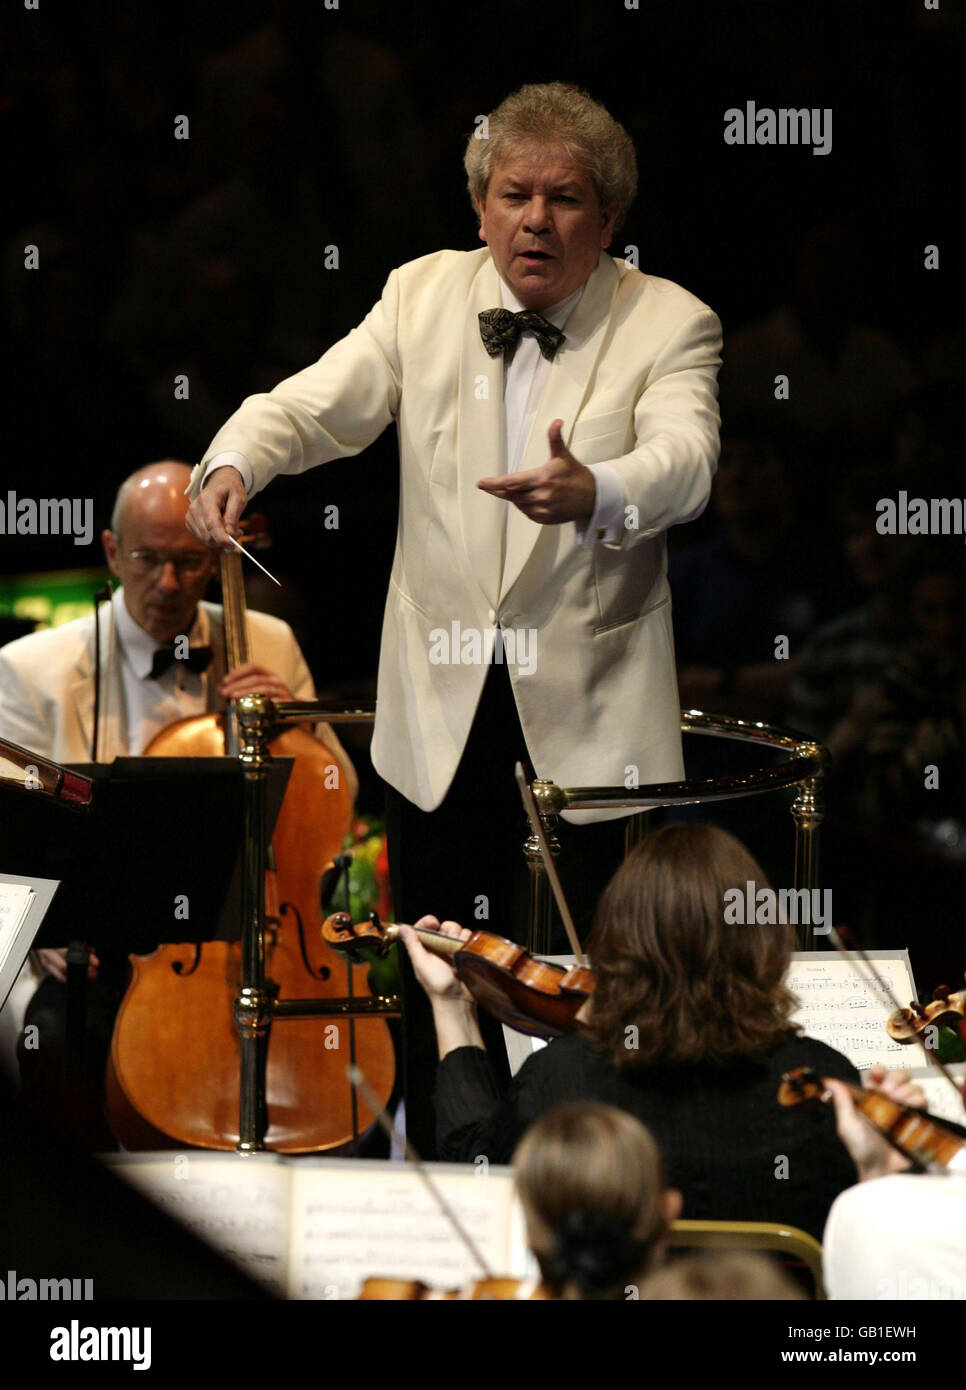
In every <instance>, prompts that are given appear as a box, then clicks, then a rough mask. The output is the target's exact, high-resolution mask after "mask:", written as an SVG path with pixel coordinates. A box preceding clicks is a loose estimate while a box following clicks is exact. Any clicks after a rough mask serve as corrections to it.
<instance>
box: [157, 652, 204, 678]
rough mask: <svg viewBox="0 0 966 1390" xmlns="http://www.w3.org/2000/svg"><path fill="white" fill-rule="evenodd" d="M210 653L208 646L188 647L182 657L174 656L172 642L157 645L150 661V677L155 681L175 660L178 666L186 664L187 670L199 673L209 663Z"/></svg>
mask: <svg viewBox="0 0 966 1390" xmlns="http://www.w3.org/2000/svg"><path fill="white" fill-rule="evenodd" d="M212 655H213V653H212V650H211V648H210V647H189V648H188V655H187V656H183V657H177V656H175V654H174V644H173V643H172V645H171V646H170V647H158V648H157V650H156V651H155V653H154V657H153V659H152V661H151V679H152V680H153V681H156V680H157V679H158V677H159V676H163V675H164V673H165V671H166V670H167V669H168V667H169V666H174V664H175V663H176V662H177V663H178V665H179V666H187V668H188V670H189V671H197V672H198V674H199V675H200V673H201V672H202V671H207V669H208V667H209V666H210V665H211V658H212Z"/></svg>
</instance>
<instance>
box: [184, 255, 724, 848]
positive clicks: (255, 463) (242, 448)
mask: <svg viewBox="0 0 966 1390" xmlns="http://www.w3.org/2000/svg"><path fill="white" fill-rule="evenodd" d="M500 303H501V298H500V281H499V278H498V275H497V272H496V268H495V266H494V264H493V262H492V260H491V258H490V253H489V250H488V249H487V248H484V249H482V250H479V251H472V252H462V251H440V252H437V253H435V254H434V255H431V256H425V257H423V258H422V259H420V260H417V261H412V262H410V263H409V264H408V265H404V266H402V267H400V268H399V269H398V270H394V271H393V272H392V274H391V275H390V276H389V279H388V281H387V282H386V286H385V289H384V291H383V295H382V298H381V299H380V301H379V302H378V304H376V305H375V307H374V308H373V309H372V310H371V312H370V313H369V314H368V315H367V317H366V318H365V320H364V321H363V322H362V323H361V324H360V325H359V326H358V327H357V328H355V329H353V330H352V332H351V333H349V334H348V335H347V336H346V337H345V338H343V339H342V340H341V341H340V342H338V343H336V344H335V345H334V346H333V347H332V348H331V349H330V350H329V351H328V352H327V353H326V354H325V355H324V356H323V357H322V358H321V359H320V360H319V361H318V362H317V363H315V364H314V365H313V366H311V367H308V368H307V369H306V370H305V371H302V372H299V373H298V374H297V375H296V376H293V377H289V378H288V379H287V380H286V381H283V382H281V383H280V384H279V385H278V386H277V387H275V389H274V390H273V391H271V392H269V393H267V394H262V395H256V396H250V397H249V398H248V399H247V400H245V401H244V402H243V403H242V405H241V407H240V408H239V409H238V411H236V413H235V414H234V415H233V416H232V417H231V418H230V419H229V420H228V421H227V423H226V424H225V425H224V426H223V427H222V429H221V430H220V431H219V432H218V434H217V435H216V436H215V438H214V440H213V441H212V443H211V445H210V447H209V449H208V451H207V453H206V454H205V457H204V459H203V460H202V462H201V463H200V464H199V465H198V467H197V468H196V469H195V471H194V474H193V476H192V491H193V493H194V494H195V495H196V494H197V491H198V490H199V489H200V484H201V479H202V477H203V474H204V471H205V469H206V468H207V465H208V463H209V462H210V460H211V459H212V458H213V457H214V456H215V455H216V454H219V453H222V452H226V451H234V452H237V453H240V454H242V455H244V457H245V458H246V459H247V460H248V462H249V463H250V464H251V466H252V470H253V475H254V491H258V490H260V489H261V488H263V487H264V486H265V485H266V484H267V483H268V482H269V480H270V479H271V478H272V477H274V476H275V475H276V474H278V473H300V472H303V471H304V470H305V469H308V468H312V467H314V466H316V465H317V464H320V463H326V462H328V461H329V460H331V459H335V458H342V457H346V456H350V455H353V454H357V453H359V452H360V450H362V449H364V448H365V447H366V446H367V445H368V444H370V443H371V442H372V441H373V440H374V439H375V438H376V437H377V436H378V435H379V434H380V433H381V431H382V430H383V429H385V428H386V426H387V425H388V424H389V423H390V422H391V421H392V420H395V421H396V427H397V431H398V438H399V454H400V466H401V496H400V510H399V531H398V536H397V540H396V550H395V558H394V561H393V567H392V575H391V578H390V584H389V595H388V598H387V601H386V608H385V615H384V620H383V630H382V644H381V650H380V658H379V677H378V709H377V716H376V725H375V730H374V735H373V745H372V756H373V762H374V764H375V767H376V769H377V771H378V772H379V773H380V775H381V776H382V777H383V778H384V779H385V780H386V781H387V782H389V783H390V784H391V785H393V786H394V787H396V788H397V789H398V790H399V791H401V792H402V793H403V795H405V796H406V797H408V799H409V800H410V801H412V802H414V803H415V804H416V805H417V806H419V807H420V808H421V809H423V810H427V811H428V810H432V809H434V808H435V807H437V806H438V805H439V804H440V802H441V801H442V799H443V797H444V795H445V793H446V791H447V789H448V787H449V784H450V782H451V781H452V778H453V775H454V773H455V771H456V767H457V764H458V762H459V759H460V755H461V753H462V751H463V748H464V745H465V743H466V739H467V736H468V733H469V729H470V726H471V724H472V721H473V716H474V713H475V710H476V706H477V703H478V701H479V697H480V694H481V691H482V688H483V683H484V680H485V677H486V673H487V666H486V665H485V664H483V663H481V662H479V661H476V662H474V663H473V664H464V663H462V662H460V663H459V664H457V663H455V662H452V663H451V664H445V665H441V664H434V662H433V661H431V659H430V653H431V651H434V650H435V652H436V654H437V656H438V654H439V652H440V645H439V633H440V632H441V631H445V632H447V633H451V632H452V631H453V625H454V624H457V623H458V624H459V628H458V629H457V631H458V632H459V634H460V635H461V637H462V634H463V633H465V632H466V630H467V629H475V630H477V631H479V632H481V633H484V632H489V633H491V634H492V632H493V629H494V627H495V626H497V625H499V626H500V627H502V628H503V629H508V628H514V629H527V630H532V631H535V632H536V636H537V662H536V668H535V670H534V671H533V673H532V674H530V675H526V674H523V673H522V671H521V670H520V669H519V668H518V667H517V666H515V665H513V664H509V674H510V679H511V682H512V686H513V693H514V696H515V698H516V703H517V707H518V710H519V713H520V722H521V724H522V727H523V732H524V735H525V737H526V741H527V746H528V748H529V750H530V754H531V758H532V760H533V763H534V766H535V769H536V773H537V775H538V776H540V777H547V778H551V779H553V780H554V781H556V782H557V783H558V784H560V785H563V786H587V785H601V784H606V783H611V784H620V785H629V780H630V779H632V778H633V777H634V776H635V775H636V776H637V777H638V779H639V782H640V783H641V784H644V783H648V782H656V781H671V780H674V779H677V778H679V777H681V776H682V775H683V764H682V758H681V738H680V727H679V726H680V712H679V706H678V693H677V684H676V680H675V673H674V649H673V637H672V631H671V613H670V593H669V588H668V584H667V578H666V552H665V541H664V532H665V531H666V529H667V528H668V527H669V526H671V525H673V524H675V523H676V522H683V521H689V520H691V519H692V518H694V517H696V516H698V515H699V514H700V513H701V511H702V510H703V509H704V507H705V505H706V503H707V500H708V496H709V493H710V487H711V479H712V475H713V473H714V469H715V466H716V463H717V457H718V426H719V416H718V407H717V384H716V378H717V370H718V367H719V365H720V349H721V330H720V324H719V322H718V319H717V317H716V316H715V314H714V313H713V312H712V311H711V310H710V309H709V308H708V307H707V306H706V305H704V304H702V303H701V302H700V300H698V299H696V298H695V297H694V296H693V295H691V294H689V293H688V292H687V291H686V290H683V289H681V288H680V287H679V286H677V285H674V284H672V283H671V282H670V281H668V280H660V279H656V278H655V277H653V276H650V275H644V274H642V273H641V272H640V271H638V270H635V269H633V268H631V267H629V266H627V265H626V264H625V263H624V262H622V261H620V260H614V259H612V258H611V257H610V256H608V255H606V254H604V253H602V254H601V256H600V260H599V263H598V265H597V267H596V269H595V270H594V272H593V274H592V275H591V277H590V279H589V280H588V282H587V284H586V287H585V290H584V293H583V295H582V296H581V299H580V301H579V303H578V304H577V307H576V308H575V309H574V311H573V313H572V314H571V316H570V318H569V319H568V321H567V324H566V328H565V333H566V340H565V342H564V343H563V345H562V346H561V348H560V349H559V350H558V352H557V354H556V356H555V357H554V359H553V363H552V366H551V370H550V372H549V375H548V379H547V385H546V388H545V390H544V392H543V395H542V397H541V400H540V403H539V406H538V408H537V413H536V417H535V420H534V424H533V428H532V431H531V434H530V438H529V440H528V443H527V446H526V450H525V452H524V456H523V459H522V462H521V468H523V469H529V468H535V467H539V466H540V465H542V464H543V463H545V462H546V460H547V458H548V456H549V446H548V443H547V430H548V427H549V425H550V422H551V421H552V420H554V419H555V418H556V417H558V416H559V417H561V418H562V419H563V420H564V431H563V437H564V441H565V443H566V444H567V445H568V447H569V448H570V449H571V450H572V452H573V453H574V455H575V456H576V457H577V458H578V459H579V460H580V461H581V462H582V463H586V464H594V463H605V462H606V463H608V464H610V466H611V467H612V468H613V469H615V470H616V472H617V473H618V475H619V477H620V478H621V481H622V483H623V486H624V490H625V497H626V502H627V504H628V510H627V513H626V519H627V526H626V528H625V530H624V532H623V534H622V535H621V537H620V539H619V540H618V541H617V542H614V543H613V544H611V543H604V542H594V543H593V544H591V545H589V546H586V547H582V546H580V545H578V543H577V537H576V528H575V526H574V525H573V524H572V523H568V524H565V525H560V526H541V525H539V524H537V523H535V522H533V521H530V520H529V519H528V518H527V517H525V516H524V515H523V513H522V512H520V511H519V510H518V509H517V508H515V507H514V508H512V509H511V512H510V518H509V525H508V527H507V534H506V555H505V560H504V559H503V529H504V509H505V508H506V507H507V506H508V505H509V504H508V503H505V502H503V501H500V500H498V499H496V498H493V497H489V496H487V495H486V494H485V493H483V492H481V491H480V490H479V489H478V488H477V487H476V481H477V479H479V478H482V477H492V476H494V475H497V474H501V473H503V472H504V471H505V466H504V459H503V452H504V425H503V361H502V358H495V359H494V358H491V357H489V356H488V355H487V353H486V350H485V349H484V347H483V344H482V342H481V340H480V335H479V329H478V317H477V316H478V314H479V313H480V311H481V310H483V309H491V308H495V307H498V306H499V305H500ZM373 482H374V485H375V480H373ZM635 509H636V511H635ZM499 754H500V750H499V749H494V757H495V758H499ZM511 772H512V769H511V768H508V772H507V775H510V774H511ZM607 814H608V813H600V812H593V813H590V814H585V815H583V816H581V817H574V819H588V820H594V819H602V818H605V817H606V815H607ZM611 814H612V813H611Z"/></svg>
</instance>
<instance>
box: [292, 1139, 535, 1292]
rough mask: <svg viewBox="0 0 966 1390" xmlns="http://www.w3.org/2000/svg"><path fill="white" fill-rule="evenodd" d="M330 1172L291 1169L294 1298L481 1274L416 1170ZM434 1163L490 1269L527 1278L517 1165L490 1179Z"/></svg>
mask: <svg viewBox="0 0 966 1390" xmlns="http://www.w3.org/2000/svg"><path fill="white" fill-rule="evenodd" d="M328 1166H329V1169H330V1171H329V1172H328V1173H325V1172H323V1171H322V1170H321V1167H316V1166H315V1165H312V1166H311V1167H309V1166H300V1167H299V1168H298V1169H297V1170H296V1171H295V1172H294V1173H293V1184H294V1186H293V1199H292V1211H293V1218H292V1236H291V1256H290V1277H289V1287H290V1294H289V1296H290V1297H291V1298H299V1299H310V1298H319V1299H323V1298H325V1299H331V1298H355V1297H356V1296H357V1294H358V1292H359V1289H360V1287H361V1285H362V1281H363V1279H365V1278H367V1277H370V1276H380V1275H381V1276H385V1277H389V1278H393V1277H396V1278H401V1279H421V1280H422V1281H423V1282H424V1283H426V1284H428V1285H430V1286H431V1287H433V1288H441V1289H449V1288H460V1287H462V1286H463V1285H464V1284H466V1283H468V1282H470V1281H472V1280H474V1279H476V1278H479V1277H480V1276H481V1274H482V1272H483V1271H482V1270H481V1269H480V1268H479V1266H478V1265H477V1264H476V1262H475V1261H474V1260H473V1258H472V1256H471V1255H470V1252H469V1251H468V1250H467V1248H466V1246H465V1245H464V1243H463V1242H462V1241H461V1240H460V1238H459V1236H458V1235H457V1234H456V1232H455V1231H454V1230H453V1227H452V1225H451V1224H450V1222H449V1221H448V1220H447V1219H446V1216H445V1215H444V1214H443V1212H442V1211H440V1209H439V1207H438V1206H437V1204H436V1202H435V1201H434V1199H433V1196H432V1194H431V1193H430V1192H429V1191H428V1189H427V1188H426V1186H425V1184H424V1183H423V1182H422V1181H421V1179H420V1177H419V1175H418V1173H416V1171H415V1170H414V1169H412V1168H410V1167H408V1166H404V1165H403V1164H401V1163H391V1162H387V1161H381V1160H374V1159H370V1160H365V1159H354V1160H351V1161H349V1162H348V1163H345V1164H343V1163H341V1162H339V1163H338V1164H337V1163H336V1162H335V1161H330V1163H329V1165H328ZM426 1167H427V1168H428V1169H429V1172H430V1174H431V1176H432V1178H433V1181H434V1183H435V1184H436V1185H437V1186H438V1187H439V1188H440V1189H441V1191H442V1193H443V1195H444V1197H445V1199H446V1201H447V1202H448V1203H449V1204H450V1206H451V1207H452V1208H453V1210H454V1211H455V1212H456V1215H457V1217H458V1218H459V1220H460V1222H461V1223H462V1224H463V1226H464V1227H465V1228H466V1230H467V1231H468V1232H469V1234H470V1236H471V1237H472V1239H473V1240H474V1242H475V1243H476V1245H477V1246H478V1247H479V1249H480V1250H481V1252H482V1254H483V1257H484V1259H485V1260H486V1261H487V1264H488V1265H489V1266H490V1270H491V1272H492V1273H493V1274H506V1275H511V1276H517V1277H522V1276H523V1275H524V1274H525V1273H526V1272H527V1269H528V1265H527V1260H526V1241H525V1238H524V1235H523V1222H522V1215H521V1213H520V1210H519V1206H518V1204H517V1202H516V1198H515V1196H514V1193H513V1180H512V1176H511V1172H510V1169H509V1168H502V1167H501V1168H493V1167H491V1168H490V1169H489V1171H488V1172H487V1174H486V1176H482V1175H480V1174H478V1173H477V1172H476V1171H475V1170H474V1169H473V1168H467V1167H465V1166H462V1165H455V1164H438V1163H430V1164H427V1165H426ZM333 1169H335V1170H336V1171H331V1170H333Z"/></svg>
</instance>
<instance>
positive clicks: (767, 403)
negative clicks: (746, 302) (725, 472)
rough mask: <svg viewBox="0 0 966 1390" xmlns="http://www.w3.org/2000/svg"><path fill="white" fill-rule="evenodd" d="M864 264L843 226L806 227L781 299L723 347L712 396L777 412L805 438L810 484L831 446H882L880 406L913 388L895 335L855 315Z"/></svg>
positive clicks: (820, 477) (825, 472)
mask: <svg viewBox="0 0 966 1390" xmlns="http://www.w3.org/2000/svg"><path fill="white" fill-rule="evenodd" d="M867 260H868V257H866V256H863V254H862V249H861V246H860V244H859V243H858V242H857V239H856V236H855V233H854V232H853V231H852V230H851V229H850V228H848V227H846V226H844V225H842V224H839V223H835V222H825V223H824V224H821V225H817V226H815V227H812V228H810V229H809V230H808V231H807V232H806V233H805V235H804V236H803V238H802V242H801V245H800V246H799V248H798V251H797V254H796V256H795V262H794V268H793V271H792V280H791V284H790V285H789V293H788V297H787V301H786V303H784V304H782V305H780V306H779V307H778V308H777V309H775V310H774V311H773V312H772V313H770V314H769V315H768V316H767V317H766V318H764V319H761V320H759V321H758V322H757V323H752V324H749V325H748V326H747V327H745V328H742V329H739V331H738V332H737V333H732V334H729V336H728V339H727V342H726V344H725V352H724V366H723V367H722V370H721V394H722V397H723V398H725V397H727V398H730V399H731V400H732V401H733V402H734V403H735V406H736V407H737V408H739V409H751V410H758V411H762V412H767V413H769V414H771V415H772V416H773V417H777V415H778V413H779V412H780V413H781V417H782V418H783V419H784V422H785V424H786V425H788V426H791V427H793V428H794V429H795V431H796V433H797V434H798V435H799V436H800V437H801V438H802V439H804V440H807V441H808V442H809V443H810V444H811V446H812V448H813V450H814V457H815V460H816V465H817V467H816V469H814V470H813V473H812V481H813V484H814V485H815V486H817V487H818V488H819V489H821V488H823V487H825V486H826V485H827V484H828V482H830V481H831V478H832V474H831V469H832V467H833V466H834V458H835V454H834V447H833V446H835V445H836V444H837V443H838V442H839V441H841V442H842V443H843V444H844V445H845V446H846V447H848V448H851V449H855V448H860V449H863V448H865V449H867V448H874V447H882V446H883V445H884V444H885V443H886V439H885V435H886V431H887V429H888V421H889V407H890V406H891V404H892V402H893V401H895V400H896V399H897V397H899V396H901V395H902V394H903V393H904V392H906V391H909V390H910V389H911V388H912V387H913V386H914V385H915V380H916V378H915V369H914V368H913V366H912V364H911V363H910V362H909V360H908V358H907V357H906V356H905V354H904V352H903V351H902V349H901V348H900V346H899V344H898V342H897V341H896V340H895V338H893V337H891V336H890V335H889V334H888V333H886V332H884V331H883V330H882V329H881V328H877V327H872V326H871V325H870V324H867V323H861V322H859V321H858V317H857V314H856V308H855V306H856V304H857V303H860V302H861V298H860V296H861V293H862V287H861V285H859V284H857V283H856V282H857V279H858V278H860V277H861V275H862V267H863V265H864V263H865V262H867ZM778 377H784V378H786V379H787V383H788V392H787V395H786V396H785V397H784V398H781V397H777V398H776V378H778ZM819 467H820V468H821V470H822V471H818V469H819Z"/></svg>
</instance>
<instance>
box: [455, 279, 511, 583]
mask: <svg viewBox="0 0 966 1390" xmlns="http://www.w3.org/2000/svg"><path fill="white" fill-rule="evenodd" d="M501 303H502V300H501V298H500V280H499V276H498V275H497V273H496V267H495V266H494V264H493V262H492V260H491V259H490V258H489V257H487V258H486V259H485V260H484V262H483V264H482V265H481V267H480V269H479V271H478V272H477V274H476V277H475V278H474V280H473V283H472V285H471V287H470V293H469V300H468V303H467V307H466V319H465V322H464V325H463V341H462V344H461V348H460V366H459V422H458V427H457V428H458V434H457V440H456V448H457V458H458V459H459V469H458V486H459V510H460V522H461V525H462V528H463V544H464V546H465V547H466V553H467V555H468V556H469V561H470V572H471V573H472V574H473V575H474V577H475V578H476V580H477V583H478V584H479V585H480V588H481V589H482V590H483V593H484V594H485V595H486V598H487V601H488V602H489V604H490V606H491V607H492V608H495V607H496V605H497V598H498V596H499V590H500V573H501V570H502V568H503V537H504V507H505V505H506V504H505V503H504V502H501V501H500V500H499V499H498V498H496V497H489V496H487V494H486V493H485V492H481V491H480V489H479V488H478V487H477V486H476V484H477V481H478V480H479V479H480V478H496V477H499V475H500V474H501V473H503V471H504V469H505V467H506V464H505V461H504V448H505V439H504V425H503V358H502V357H490V355H489V354H488V353H487V351H486V348H485V347H484V346H483V342H482V340H481V338H480V326H479V315H480V313H481V312H482V311H483V310H484V309H496V308H498V307H499V306H500V304H501ZM484 392H485V394H483V393H484Z"/></svg>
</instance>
